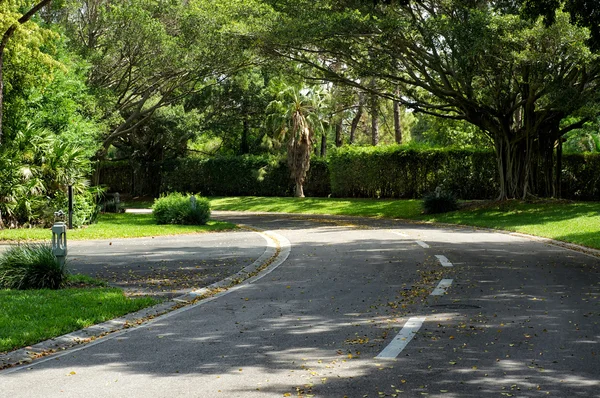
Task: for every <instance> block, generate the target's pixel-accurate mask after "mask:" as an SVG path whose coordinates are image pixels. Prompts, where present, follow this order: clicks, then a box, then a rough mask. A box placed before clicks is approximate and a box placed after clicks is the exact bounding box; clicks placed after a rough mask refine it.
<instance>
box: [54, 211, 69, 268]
mask: <svg viewBox="0 0 600 398" xmlns="http://www.w3.org/2000/svg"><path fill="white" fill-rule="evenodd" d="M64 218H65V213H64V212H63V211H62V210H59V211H57V212H56V213H54V219H55V221H54V225H53V226H52V254H54V256H55V257H56V259H57V260H58V262H59V263H60V265H61V266H62V265H65V259H66V257H67V225H66V224H65V222H64ZM61 219H62V221H60V220H61Z"/></svg>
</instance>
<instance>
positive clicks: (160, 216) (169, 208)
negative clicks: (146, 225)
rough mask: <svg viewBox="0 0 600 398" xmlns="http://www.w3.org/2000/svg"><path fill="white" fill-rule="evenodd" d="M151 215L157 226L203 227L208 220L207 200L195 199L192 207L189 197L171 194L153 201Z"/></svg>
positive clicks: (208, 207) (208, 205)
mask: <svg viewBox="0 0 600 398" xmlns="http://www.w3.org/2000/svg"><path fill="white" fill-rule="evenodd" d="M152 213H153V214H154V219H155V220H156V222H157V224H189V225H203V224H206V222H207V221H208V219H209V218H210V203H209V201H208V199H206V198H202V197H197V198H196V206H195V208H194V207H192V200H191V195H182V194H180V193H177V192H175V193H171V194H169V195H167V196H162V197H160V198H158V199H156V200H155V201H154V205H152Z"/></svg>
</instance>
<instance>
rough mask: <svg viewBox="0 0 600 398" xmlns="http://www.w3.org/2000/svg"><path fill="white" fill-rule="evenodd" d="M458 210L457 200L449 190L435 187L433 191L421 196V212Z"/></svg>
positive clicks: (431, 212)
mask: <svg viewBox="0 0 600 398" xmlns="http://www.w3.org/2000/svg"><path fill="white" fill-rule="evenodd" d="M454 210H458V201H457V200H456V198H455V197H454V195H452V194H451V193H450V192H446V191H443V190H441V189H440V188H439V187H438V188H436V190H435V192H432V193H429V194H427V195H425V196H424V197H423V212H424V213H425V214H435V213H447V212H450V211H454Z"/></svg>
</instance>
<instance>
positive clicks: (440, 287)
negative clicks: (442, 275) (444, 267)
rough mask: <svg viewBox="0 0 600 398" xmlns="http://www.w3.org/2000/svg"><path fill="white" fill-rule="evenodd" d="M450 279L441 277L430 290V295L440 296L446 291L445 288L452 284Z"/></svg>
mask: <svg viewBox="0 0 600 398" xmlns="http://www.w3.org/2000/svg"><path fill="white" fill-rule="evenodd" d="M452 281H453V280H452V279H442V280H441V281H440V283H438V285H437V287H436V288H435V289H433V292H431V296H441V295H443V294H445V293H446V290H448V288H449V287H450V286H451V285H452Z"/></svg>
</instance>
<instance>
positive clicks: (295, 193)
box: [294, 182, 304, 198]
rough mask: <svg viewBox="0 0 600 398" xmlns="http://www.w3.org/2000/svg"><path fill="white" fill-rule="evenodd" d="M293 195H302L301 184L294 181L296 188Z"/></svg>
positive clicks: (300, 196) (299, 196)
mask: <svg viewBox="0 0 600 398" xmlns="http://www.w3.org/2000/svg"><path fill="white" fill-rule="evenodd" d="M294 196H295V197H297V198H303V197H304V188H303V187H302V184H300V183H299V182H296V190H295V191H294Z"/></svg>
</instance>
